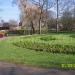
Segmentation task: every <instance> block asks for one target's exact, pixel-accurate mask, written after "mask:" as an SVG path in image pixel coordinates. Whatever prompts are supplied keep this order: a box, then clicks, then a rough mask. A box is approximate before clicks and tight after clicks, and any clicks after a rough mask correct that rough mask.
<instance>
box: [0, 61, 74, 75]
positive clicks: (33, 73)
mask: <svg viewBox="0 0 75 75" xmlns="http://www.w3.org/2000/svg"><path fill="white" fill-rule="evenodd" d="M0 75H75V71H74V70H68V71H65V70H58V69H41V68H34V67H27V66H22V65H16V64H11V63H5V62H0Z"/></svg>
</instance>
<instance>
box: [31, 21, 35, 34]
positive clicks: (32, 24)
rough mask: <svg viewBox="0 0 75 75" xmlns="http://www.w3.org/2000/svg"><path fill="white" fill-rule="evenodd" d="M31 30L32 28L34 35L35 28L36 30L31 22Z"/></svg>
mask: <svg viewBox="0 0 75 75" xmlns="http://www.w3.org/2000/svg"><path fill="white" fill-rule="evenodd" d="M31 28H32V34H34V33H35V28H34V25H33V22H32V21H31Z"/></svg>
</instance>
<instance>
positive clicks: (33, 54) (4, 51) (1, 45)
mask: <svg viewBox="0 0 75 75" xmlns="http://www.w3.org/2000/svg"><path fill="white" fill-rule="evenodd" d="M44 36H54V37H56V38H57V39H55V40H54V38H51V39H49V40H46V39H45V38H44V39H42V40H39V38H41V37H44ZM46 38H47V37H46ZM47 39H48V38H47ZM58 39H59V40H58ZM26 40H28V41H30V42H32V41H35V42H45V43H50V44H53V43H55V44H58V43H59V44H64V45H72V46H73V47H75V34H48V35H33V36H25V37H24V36H22V37H21V36H20V37H19V36H17V37H10V38H8V39H7V40H3V41H0V61H6V62H12V63H17V64H25V65H28V66H36V67H45V68H51V67H52V68H53V67H54V68H61V64H75V54H65V53H52V52H46V51H36V50H34V48H33V47H32V48H31V49H30V47H28V46H26V48H25V46H24V48H23V47H22V46H20V47H18V46H16V45H14V44H13V43H14V42H17V43H18V41H24V42H26ZM28 43H29V42H28ZM21 44H22V43H21ZM28 45H29V44H28ZM29 46H30V45H29ZM73 49H74V48H73Z"/></svg>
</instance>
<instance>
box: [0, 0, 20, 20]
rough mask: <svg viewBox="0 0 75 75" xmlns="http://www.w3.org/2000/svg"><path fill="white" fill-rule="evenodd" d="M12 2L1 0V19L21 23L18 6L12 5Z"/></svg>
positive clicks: (10, 0)
mask: <svg viewBox="0 0 75 75" xmlns="http://www.w3.org/2000/svg"><path fill="white" fill-rule="evenodd" d="M11 2H12V0H0V19H3V20H5V21H9V20H10V19H14V20H17V21H19V9H18V6H17V5H12V3H11Z"/></svg>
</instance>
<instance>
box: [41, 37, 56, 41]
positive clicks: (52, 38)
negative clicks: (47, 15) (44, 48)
mask: <svg viewBox="0 0 75 75" xmlns="http://www.w3.org/2000/svg"><path fill="white" fill-rule="evenodd" d="M40 39H41V40H44V41H50V40H56V38H55V37H53V36H49V37H48V36H45V37H41V38H40Z"/></svg>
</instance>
